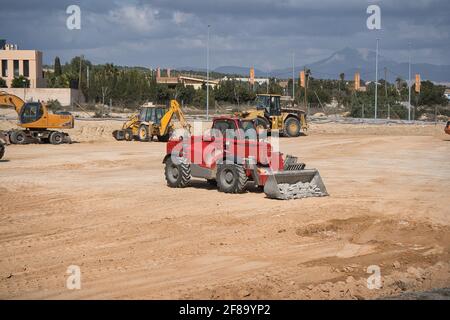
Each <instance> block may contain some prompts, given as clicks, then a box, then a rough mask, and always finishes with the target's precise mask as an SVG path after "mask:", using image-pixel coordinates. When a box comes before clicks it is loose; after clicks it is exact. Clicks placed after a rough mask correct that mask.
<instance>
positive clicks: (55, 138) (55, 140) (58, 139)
mask: <svg viewBox="0 0 450 320" xmlns="http://www.w3.org/2000/svg"><path fill="white" fill-rule="evenodd" d="M48 140H49V141H50V143H51V144H61V143H63V142H64V133H62V132H58V131H54V132H52V133H51V134H50V137H49V139H48Z"/></svg>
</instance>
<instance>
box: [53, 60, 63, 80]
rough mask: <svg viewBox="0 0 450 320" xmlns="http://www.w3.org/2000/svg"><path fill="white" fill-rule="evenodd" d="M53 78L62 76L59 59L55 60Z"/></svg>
mask: <svg viewBox="0 0 450 320" xmlns="http://www.w3.org/2000/svg"><path fill="white" fill-rule="evenodd" d="M53 68H54V73H55V77H60V76H61V75H62V68H61V61H60V60H59V57H56V58H55V65H54V66H53Z"/></svg>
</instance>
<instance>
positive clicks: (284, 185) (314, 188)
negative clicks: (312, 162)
mask: <svg viewBox="0 0 450 320" xmlns="http://www.w3.org/2000/svg"><path fill="white" fill-rule="evenodd" d="M264 193H265V194H266V195H267V197H269V198H272V199H280V200H289V199H300V198H308V197H323V196H328V192H327V189H326V188H325V185H324V183H323V181H322V178H321V176H320V173H319V171H318V170H317V169H303V170H286V171H279V172H274V173H273V174H271V175H269V176H268V178H267V181H266V183H265V185H264Z"/></svg>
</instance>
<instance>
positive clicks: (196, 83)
mask: <svg viewBox="0 0 450 320" xmlns="http://www.w3.org/2000/svg"><path fill="white" fill-rule="evenodd" d="M170 73H171V72H170V69H167V76H166V77H161V69H159V68H157V69H156V83H158V84H167V85H168V86H172V87H174V86H176V85H177V84H179V83H181V84H183V85H184V86H191V87H193V88H194V89H195V90H198V89H201V88H202V86H203V85H206V83H208V84H209V86H210V87H212V88H215V87H216V86H217V85H219V81H217V80H211V79H210V80H208V81H207V80H206V79H205V78H200V77H189V76H183V75H179V76H176V77H172V76H171V74H170Z"/></svg>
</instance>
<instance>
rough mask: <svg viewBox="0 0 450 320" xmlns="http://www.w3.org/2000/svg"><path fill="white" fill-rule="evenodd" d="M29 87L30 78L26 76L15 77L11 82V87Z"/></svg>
mask: <svg viewBox="0 0 450 320" xmlns="http://www.w3.org/2000/svg"><path fill="white" fill-rule="evenodd" d="M29 87H30V80H28V79H27V78H25V77H24V76H18V77H14V79H13V81H12V82H11V88H29Z"/></svg>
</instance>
